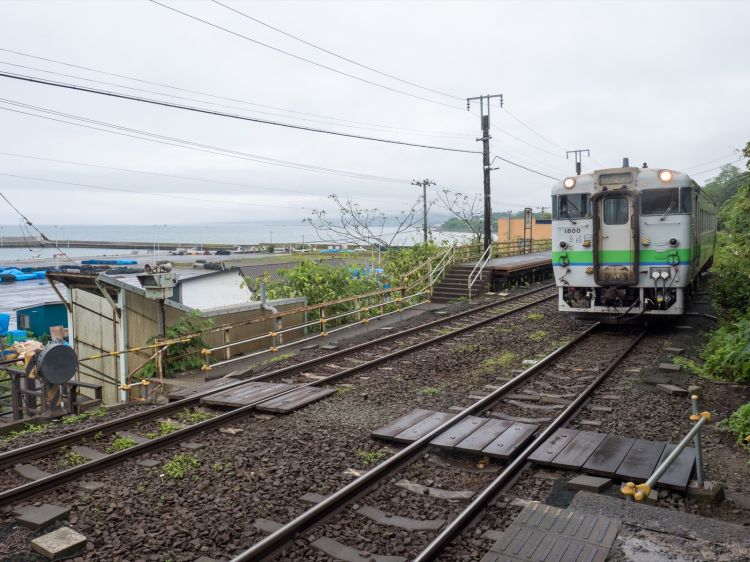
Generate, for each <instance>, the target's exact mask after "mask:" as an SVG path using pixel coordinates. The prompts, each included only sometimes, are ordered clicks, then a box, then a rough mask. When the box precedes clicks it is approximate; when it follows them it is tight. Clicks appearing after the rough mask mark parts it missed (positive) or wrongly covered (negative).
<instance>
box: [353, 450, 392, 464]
mask: <svg viewBox="0 0 750 562" xmlns="http://www.w3.org/2000/svg"><path fill="white" fill-rule="evenodd" d="M357 456H358V457H359V460H360V461H362V466H370V465H371V464H377V463H379V462H380V461H381V460H383V459H384V458H385V453H384V452H383V451H365V450H363V449H360V450H358V451H357Z"/></svg>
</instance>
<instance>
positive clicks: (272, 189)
mask: <svg viewBox="0 0 750 562" xmlns="http://www.w3.org/2000/svg"><path fill="white" fill-rule="evenodd" d="M0 156H10V157H13V158H25V159H29V160H37V161H41V162H54V163H56V164H67V165H70V166H83V167H86V168H96V169H100V170H115V171H117V172H127V173H131V174H144V175H149V176H156V177H161V178H173V179H179V180H187V181H197V182H204V183H212V184H218V185H230V186H235V187H246V188H250V189H259V190H262V191H270V192H274V193H275V192H283V193H294V194H295V195H297V194H298V195H306V196H308V197H310V196H313V197H328V195H322V194H318V193H311V192H309V191H302V190H299V189H286V188H282V187H262V186H259V185H253V184H248V183H239V182H231V181H223V180H217V179H211V178H201V177H196V176H182V175H177V174H166V173H162V172H149V171H147V170H136V169H133V168H120V167H117V166H105V165H102V164H92V163H90V162H76V161H72V160H60V159H57V158H45V157H43V156H33V155H30V154H14V153H12V152H0ZM404 181H406V180H404ZM358 199H360V200H362V201H373V202H378V203H380V202H382V200H380V199H369V198H367V197H358Z"/></svg>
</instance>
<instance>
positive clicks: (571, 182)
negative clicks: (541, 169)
mask: <svg viewBox="0 0 750 562" xmlns="http://www.w3.org/2000/svg"><path fill="white" fill-rule="evenodd" d="M563 185H564V186H565V189H573V188H574V187H575V186H576V179H575V178H565V181H564V182H563Z"/></svg>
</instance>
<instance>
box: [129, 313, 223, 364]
mask: <svg viewBox="0 0 750 562" xmlns="http://www.w3.org/2000/svg"><path fill="white" fill-rule="evenodd" d="M211 326H213V322H211V320H207V319H205V318H201V315H200V312H198V311H197V310H194V311H192V312H190V313H189V314H186V315H185V316H183V317H182V318H180V319H179V320H178V321H177V322H175V323H174V324H172V326H170V327H169V328H167V330H166V337H167V338H168V339H169V338H180V337H183V336H187V335H190V334H195V333H198V332H202V331H205V330H208V329H209V328H211ZM154 340H155V338H151V339H150V340H149V342H153V341H154ZM204 347H206V344H205V342H204V341H203V339H202V338H201V337H200V336H195V337H192V338H190V339H189V340H187V341H185V342H182V343H176V344H173V345H170V346H169V347H168V348H167V352H166V357H165V360H164V374H165V375H166V376H170V375H173V374H175V373H181V372H183V371H188V370H190V369H196V368H198V367H200V366H201V365H203V359H202V357H201V356H200V354H199V353H197V352H198V351H200V350H201V349H203V348H204ZM154 351H155V350H154ZM154 375H156V361H150V362H149V363H148V364H147V365H146V366H144V367H143V368H142V369H141V370H140V371H138V372H137V373H136V374H135V375H134V378H136V379H144V378H145V379H148V378H151V377H153V376H154Z"/></svg>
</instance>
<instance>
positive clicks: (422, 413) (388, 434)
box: [371, 408, 435, 439]
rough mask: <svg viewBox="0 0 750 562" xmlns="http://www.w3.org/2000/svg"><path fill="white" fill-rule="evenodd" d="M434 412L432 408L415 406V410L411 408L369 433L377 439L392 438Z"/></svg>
mask: <svg viewBox="0 0 750 562" xmlns="http://www.w3.org/2000/svg"><path fill="white" fill-rule="evenodd" d="M434 413H435V411H434V410H423V409H422V408H417V409H416V410H412V411H411V412H408V413H406V414H404V415H403V416H401V417H400V418H397V419H395V420H393V421H392V422H391V423H389V424H388V425H386V426H383V427H381V428H380V429H376V430H375V431H373V432H372V434H371V435H372V436H373V437H376V438H378V439H393V437H394V436H395V435H397V434H399V433H401V432H402V431H403V430H405V429H408V428H410V427H411V426H413V425H414V424H415V423H417V422H419V421H422V420H423V419H424V418H426V417H427V416H429V415H431V414H434Z"/></svg>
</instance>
